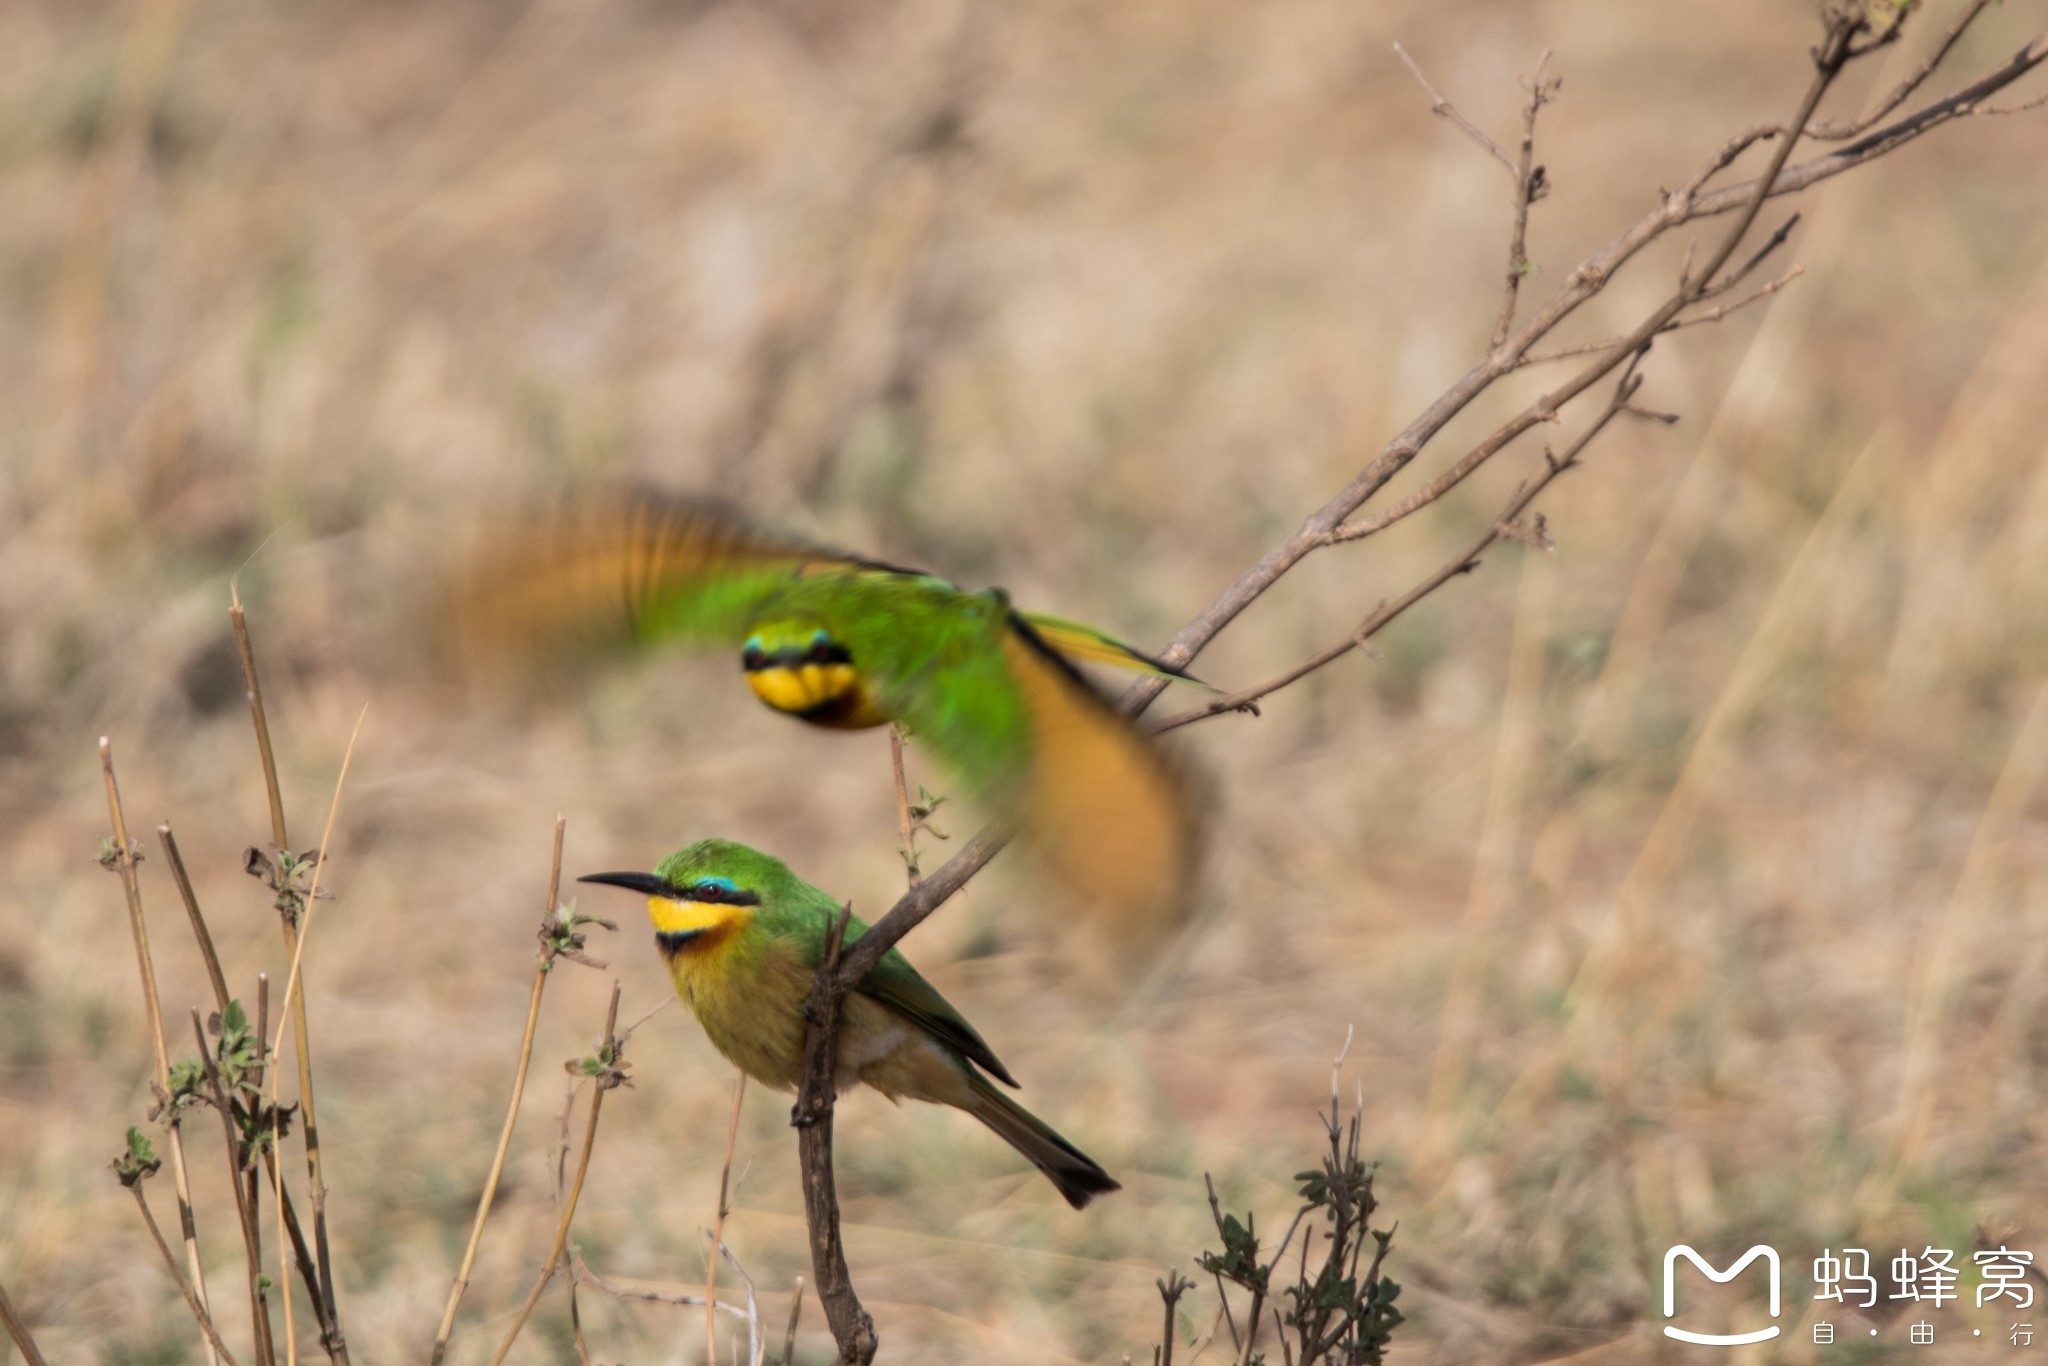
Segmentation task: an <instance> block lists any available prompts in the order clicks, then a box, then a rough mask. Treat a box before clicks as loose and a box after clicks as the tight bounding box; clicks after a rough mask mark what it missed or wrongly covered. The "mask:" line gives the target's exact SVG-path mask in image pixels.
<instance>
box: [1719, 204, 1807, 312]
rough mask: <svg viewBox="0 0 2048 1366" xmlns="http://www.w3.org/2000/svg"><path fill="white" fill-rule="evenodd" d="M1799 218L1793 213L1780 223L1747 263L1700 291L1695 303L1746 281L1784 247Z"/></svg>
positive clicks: (1725, 291) (1798, 215) (1724, 292)
mask: <svg viewBox="0 0 2048 1366" xmlns="http://www.w3.org/2000/svg"><path fill="white" fill-rule="evenodd" d="M1801 217H1802V215H1800V214H1796V213H1795V214H1793V215H1791V216H1790V217H1788V218H1787V219H1786V220H1785V221H1784V222H1782V223H1780V224H1779V225H1778V230H1777V231H1776V232H1774V233H1772V234H1771V235H1770V237H1768V238H1767V239H1765V241H1764V244H1763V245H1762V246H1760V247H1758V248H1757V249H1756V250H1755V251H1753V252H1751V253H1750V257H1749V259H1748V260H1747V261H1744V262H1743V263H1742V264H1741V265H1740V266H1739V267H1737V268H1736V269H1734V270H1731V271H1729V272H1728V273H1727V274H1726V275H1723V276H1722V277H1721V278H1720V280H1719V281H1717V282H1716V283H1714V284H1711V285H1708V286H1707V287H1706V288H1705V289H1702V290H1701V291H1700V293H1699V298H1698V299H1697V300H1695V302H1699V303H1704V302H1705V301H1706V300H1708V299H1714V298H1718V297H1720V296H1721V295H1723V294H1726V293H1727V292H1728V291H1729V290H1731V289H1733V288H1735V286H1737V285H1739V284H1741V283H1742V282H1743V281H1744V280H1747V279H1748V278H1749V277H1750V275H1751V273H1752V272H1754V271H1755V270H1756V268H1757V267H1758V266H1760V265H1762V264H1763V263H1764V261H1765V260H1766V259H1768V258H1769V257H1770V255H1771V253H1772V252H1774V251H1776V250H1777V249H1778V248H1779V247H1782V246H1784V245H1785V242H1786V240H1787V239H1789V238H1790V237H1791V236H1792V229H1794V228H1796V227H1798V226H1799V220H1800V218H1801Z"/></svg>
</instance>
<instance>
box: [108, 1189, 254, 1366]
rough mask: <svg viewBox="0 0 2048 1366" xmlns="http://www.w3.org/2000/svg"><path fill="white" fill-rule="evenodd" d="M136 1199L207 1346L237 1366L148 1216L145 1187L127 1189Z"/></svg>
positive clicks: (176, 1260) (176, 1259)
mask: <svg viewBox="0 0 2048 1366" xmlns="http://www.w3.org/2000/svg"><path fill="white" fill-rule="evenodd" d="M128 1191H129V1194H131V1195H133V1196H134V1197H135V1208H137V1209H139V1210H141V1211H142V1222H143V1223H144V1224H146V1225H147V1226H148V1228H149V1236H150V1238H151V1239H153V1240H154V1241H155V1243H156V1250H157V1251H158V1252H159V1253H161V1254H162V1256H163V1259H164V1265H165V1266H166V1267H168V1268H169V1269H170V1273H171V1279H172V1280H174V1281H176V1282H177V1283H178V1293H179V1294H181V1295H183V1296H184V1297H185V1307H186V1308H188V1309H190V1310H191V1311H192V1317H193V1318H195V1319H198V1320H199V1327H200V1330H201V1331H202V1332H204V1333H205V1334H206V1345H207V1349H208V1351H209V1353H210V1354H212V1355H214V1356H217V1357H218V1358H219V1359H220V1360H221V1361H223V1362H226V1363H227V1366H235V1354H234V1353H233V1352H230V1351H229V1350H228V1345H227V1344H226V1343H225V1342H222V1341H221V1340H220V1330H219V1329H217V1328H215V1327H214V1326H213V1316H212V1315H211V1314H209V1313H207V1312H206V1306H205V1305H204V1304H201V1303H200V1302H199V1294H198V1292H197V1291H196V1290H194V1289H193V1288H192V1282H190V1281H188V1280H186V1279H185V1273H184V1272H183V1271H181V1270H179V1269H178V1254H177V1253H175V1252H173V1251H171V1245H170V1244H169V1243H167V1242H165V1241H164V1231H163V1229H161V1228H159V1227H158V1226H157V1222H156V1216H155V1215H154V1214H151V1213H150V1212H149V1201H148V1199H147V1198H146V1197H145V1196H144V1195H143V1194H142V1183H141V1182H140V1181H136V1182H133V1183H131V1184H130V1185H129V1187H128Z"/></svg>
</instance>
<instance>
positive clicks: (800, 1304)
mask: <svg viewBox="0 0 2048 1366" xmlns="http://www.w3.org/2000/svg"><path fill="white" fill-rule="evenodd" d="M803 1312H804V1278H803V1277H801V1276H799V1277H797V1278H796V1288H795V1289H794V1290H792V1291H791V1292H790V1296H789V1327H788V1328H787V1329H785V1330H783V1334H782V1366H792V1363H793V1362H795V1360H796V1325H797V1320H798V1319H800V1318H802V1317H803Z"/></svg>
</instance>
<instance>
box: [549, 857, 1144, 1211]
mask: <svg viewBox="0 0 2048 1366" xmlns="http://www.w3.org/2000/svg"><path fill="white" fill-rule="evenodd" d="M578 880H579V881H582V882H602V883H608V884H610V885H611V886H614V887H625V888H629V889H630V890H632V891H636V892H643V893H645V894H646V896H647V913H648V915H649V916H650V917H651V918H652V919H653V921H654V942H655V943H656V945H658V946H659V948H660V949H661V954H662V957H664V958H665V959H667V960H668V968H669V974H670V975H671V976H672V977H674V978H675V984H676V992H677V994H678V995H680V996H681V997H682V998H683V1001H684V1003H685V1004H686V1005H688V1006H689V1007H690V1010H691V1011H692V1012H693V1013H694V1014H695V1015H696V1017H697V1021H698V1023H699V1024H701V1025H703V1026H704V1033H705V1034H706V1035H708V1036H709V1037H710V1039H711V1042H712V1045H713V1046H714V1047H716V1048H717V1049H718V1051H719V1052H720V1053H723V1054H724V1055H725V1056H726V1058H727V1059H728V1060H730V1061H731V1062H732V1063H733V1065H734V1066H736V1067H738V1068H739V1069H740V1070H741V1071H743V1072H745V1073H746V1074H747V1075H748V1076H750V1077H752V1078H753V1079H754V1080H755V1081H758V1082H761V1083H762V1084H763V1085H766V1086H772V1087H775V1088H776V1089H778V1090H783V1091H793V1090H795V1089H796V1086H797V1083H798V1082H799V1081H800V1080H801V1078H802V1075H803V1065H804V1030H805V1021H804V1003H805V1001H807V1000H808V999H809V997H810V993H811V985H812V982H813V980H814V978H815V976H816V974H817V970H818V961H819V959H820V957H821V956H822V955H823V953H824V950H825V939H826V936H827V935H828V934H829V933H830V930H831V925H832V922H833V920H834V918H835V917H837V916H838V915H839V914H840V908H839V903H838V902H836V901H834V900H833V899H832V898H831V897H829V896H827V895H826V894H825V893H824V892H822V891H820V890H818V889H817V888H816V887H813V886H812V885H811V884H810V883H808V882H805V881H804V880H803V879H802V878H800V877H798V876H797V875H796V874H795V873H793V872H791V871H790V870H789V867H788V865H787V864H785V863H783V862H782V861H781V860H780V859H776V858H771V857H769V856H768V855H766V854H763V853H761V852H759V851H758V850H754V849H749V848H748V847H747V846H746V845H744V844H735V843H733V842H732V841H731V840H703V841H701V842H699V843H697V844H693V845H691V846H690V847H689V848H687V849H684V850H681V851H679V852H677V853H674V854H671V855H670V856H669V857H668V858H666V859H664V860H662V862H661V864H660V866H659V867H657V868H656V869H655V870H654V871H653V872H652V873H592V874H590V875H589V876H587V877H583V878H580V879H578ZM866 932H867V926H866V925H864V924H863V923H861V922H860V921H859V920H852V919H850V920H849V921H848V922H847V926H846V941H847V942H848V943H852V942H853V941H855V940H857V939H859V938H860V936H861V935H863V934H865V933H866ZM991 1077H993V1078H994V1079H995V1081H1000V1082H1002V1083H1003V1084H1004V1085H1005V1086H1012V1087H1014V1086H1015V1085H1017V1082H1016V1080H1015V1079H1014V1078H1012V1077H1011V1076H1010V1073H1009V1070H1008V1069H1007V1068H1005V1067H1004V1066H1003V1064H1002V1063H1001V1062H1000V1061H999V1060H998V1059H997V1058H996V1055H995V1054H994V1052H992V1051H991V1050H990V1049H989V1046H988V1044H987V1043H985V1042H984V1041H983V1040H982V1037H981V1035H979V1034H977V1033H976V1032H975V1031H974V1026H973V1025H970V1024H968V1023H967V1021H966V1020H964V1019H962V1018H961V1015H960V1012H959V1011H957V1010H955V1009H953V1007H952V1006H951V1005H950V1004H948V1003H947V1001H946V998H945V997H943V996H941V995H939V993H938V992H937V991H936V990H935V989H934V988H933V987H932V985H931V983H929V982H927V981H925V980H924V978H922V977H920V976H919V975H918V973H917V969H916V968H913V967H911V966H910V960H909V959H907V958H905V957H904V956H903V955H902V954H901V953H899V952H897V951H896V950H895V949H891V950H889V952H888V953H887V954H886V955H884V956H883V958H882V961H881V963H880V964H878V965H877V966H876V968H875V970H874V971H873V972H871V973H869V974H868V976H867V979H866V980H865V981H863V982H862V983H861V984H860V986H859V987H857V988H856V989H855V990H854V991H853V992H852V993H851V994H849V995H848V996H847V997H846V1000H845V1003H844V1005H843V1006H842V1013H841V1016H840V1024H839V1057H838V1066H837V1076H836V1084H837V1087H838V1089H839V1090H840V1091H845V1090H846V1089H848V1088H849V1087H851V1086H853V1085H854V1084H855V1083H857V1082H866V1083H867V1084H868V1085H869V1086H872V1087H874V1088H875V1089H876V1090H877V1091H880V1092H881V1093H882V1094H883V1095H885V1096H887V1097H889V1098H890V1099H891V1100H901V1099H903V1098H904V1097H906V1096H908V1097H909V1098H910V1099H912V1100H925V1101H930V1102H932V1103H933V1104H935V1105H950V1106H952V1107H953V1108H955V1109H957V1110H965V1111H966V1112H967V1113H968V1114H970V1115H973V1116H974V1117H975V1118H976V1119H978V1120H980V1121H981V1122H982V1123H983V1124H986V1125H988V1127H989V1128H991V1129H993V1130H995V1131H996V1133H997V1134H998V1135H999V1136H1000V1137H1001V1138H1002V1139H1003V1141H1004V1142H1006V1143H1008V1144H1009V1145H1010V1146H1011V1147H1013V1148H1015V1149H1016V1150H1017V1151H1018V1152H1020V1153H1022V1154H1023V1155H1024V1156H1025V1158H1026V1159H1028V1160H1029V1161H1030V1162H1031V1164H1032V1165H1033V1166H1035V1167H1037V1168H1038V1169H1039V1170H1040V1171H1042V1172H1044V1173H1045V1174H1046V1176H1047V1177H1049V1178H1050V1179H1051V1181H1052V1183H1053V1185H1055V1186H1057V1187H1058V1188H1059V1192H1060V1194H1061V1195H1062V1196H1064V1197H1066V1201H1067V1203H1068V1204H1070V1205H1072V1206H1073V1207H1074V1208H1075V1209H1080V1208H1081V1207H1082V1206H1083V1205H1086V1204H1087V1203H1088V1202H1089V1201H1090V1200H1092V1199H1094V1198H1095V1197H1096V1196H1098V1195H1101V1194H1102V1193H1103V1192H1105V1191H1113V1190H1117V1189H1119V1187H1118V1185H1117V1183H1116V1182H1115V1181H1114V1180H1113V1179H1111V1177H1110V1175H1109V1173H1108V1172H1105V1171H1104V1170H1102V1168H1101V1167H1099V1166H1097V1165H1096V1164H1095V1163H1094V1161H1093V1160H1091V1159H1090V1158H1089V1157H1088V1156H1087V1155H1086V1154H1085V1153H1083V1152H1082V1151H1081V1150H1080V1149H1078V1148H1076V1147H1075V1146H1074V1145H1073V1144H1071V1143H1069V1142H1067V1140H1065V1139H1064V1138H1061V1137H1060V1136H1059V1135H1058V1134H1056V1133H1054V1132H1053V1131H1052V1130H1051V1129H1050V1128H1048V1127H1047V1126H1046V1124H1045V1122H1044V1121H1043V1120H1041V1119H1039V1118H1038V1117H1037V1116H1035V1115H1033V1114H1032V1113H1031V1112H1030V1111H1028V1110H1026V1109H1025V1108H1024V1107H1023V1106H1021V1105H1019V1104H1017V1102H1015V1101H1013V1100H1011V1099H1010V1098H1009V1097H1008V1096H1006V1095H1004V1094H1003V1093H1002V1092H1001V1091H999V1090H997V1089H996V1087H995V1081H991V1080H990V1078H991Z"/></svg>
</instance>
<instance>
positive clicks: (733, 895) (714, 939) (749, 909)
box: [576, 840, 792, 958]
mask: <svg viewBox="0 0 2048 1366" xmlns="http://www.w3.org/2000/svg"><path fill="white" fill-rule="evenodd" d="M790 876H792V874H791V873H790V871H789V869H788V867H787V866H786V865H784V864H783V862H782V861H781V860H780V859H775V858H770V857H769V856H768V855H766V854H764V853H761V852H760V851H759V850H756V849H749V848H748V847H747V846H746V845H744V844H735V843H734V842H733V841H731V840H700V841H698V842H697V843H696V844H693V845H691V846H690V847H689V848H687V849H679V850H677V851H676V852H675V853H673V854H670V855H669V856H668V857H667V858H665V859H663V860H662V861H661V862H660V863H659V864H657V865H656V866H655V869H654V871H653V872H651V873H588V874H586V875H584V876H583V877H580V878H578V879H576V880H577V881H578V882H598V883H603V884H605V885H607V886H611V887H624V888H626V889H628V890H629V891H635V892H642V893H645V894H646V897H647V915H648V918H649V919H650V920H652V921H653V922H654V941H655V943H656V944H658V945H659V946H660V947H661V951H662V953H664V954H665V955H667V956H668V957H670V958H673V957H675V956H676V955H677V954H679V953H683V952H686V951H697V950H702V949H708V948H711V947H713V946H714V945H716V944H718V943H720V942H721V941H723V940H724V939H725V938H726V937H727V936H729V935H731V934H732V933H733V932H734V931H735V930H738V929H740V928H741V927H742V926H744V925H745V924H746V923H747V922H748V921H750V920H752V919H753V918H754V916H755V914H756V913H757V912H758V911H759V908H760V906H761V903H762V901H763V899H764V898H769V897H772V896H773V895H774V893H775V889H776V887H777V886H778V885H779V882H780V880H781V879H785V878H788V877H790Z"/></svg>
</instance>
